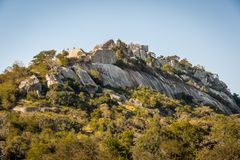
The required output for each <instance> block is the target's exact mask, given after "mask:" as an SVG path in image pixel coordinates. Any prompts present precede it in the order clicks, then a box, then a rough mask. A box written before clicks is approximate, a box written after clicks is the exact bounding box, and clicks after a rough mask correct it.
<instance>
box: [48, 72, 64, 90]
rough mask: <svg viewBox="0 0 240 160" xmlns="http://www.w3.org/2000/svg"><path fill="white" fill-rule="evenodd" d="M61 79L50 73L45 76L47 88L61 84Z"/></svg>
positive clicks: (59, 76)
mask: <svg viewBox="0 0 240 160" xmlns="http://www.w3.org/2000/svg"><path fill="white" fill-rule="evenodd" d="M62 79H63V76H61V75H57V74H52V73H50V74H47V75H46V80H47V85H48V87H50V86H52V85H54V84H62V83H63V81H62Z"/></svg>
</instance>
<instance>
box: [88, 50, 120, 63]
mask: <svg viewBox="0 0 240 160" xmlns="http://www.w3.org/2000/svg"><path fill="white" fill-rule="evenodd" d="M91 61H92V62H93V63H106V64H113V63H116V61H117V57H116V54H115V53H114V52H113V51H112V50H107V49H103V50H96V51H95V52H94V53H93V54H92V55H91Z"/></svg>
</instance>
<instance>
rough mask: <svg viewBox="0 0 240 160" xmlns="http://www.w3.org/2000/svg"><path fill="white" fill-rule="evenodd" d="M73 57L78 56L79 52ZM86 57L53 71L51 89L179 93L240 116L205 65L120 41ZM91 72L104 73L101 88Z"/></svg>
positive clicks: (226, 88)
mask: <svg viewBox="0 0 240 160" xmlns="http://www.w3.org/2000/svg"><path fill="white" fill-rule="evenodd" d="M116 51H120V52H121V54H122V55H123V59H119V56H118V57H117V56H116ZM79 52H80V51H79ZM72 55H73V56H75V53H74V54H72ZM84 56H85V57H86V58H87V59H89V61H82V62H78V64H76V63H75V64H74V65H70V66H67V67H61V66H58V67H56V68H53V70H54V72H52V73H49V74H47V75H46V80H47V83H48V86H51V85H53V84H61V83H63V82H64V80H65V79H68V78H70V79H73V80H75V81H77V82H78V83H79V85H82V86H85V87H86V88H88V89H89V90H88V92H90V93H95V92H96V91H97V89H98V88H99V87H102V88H104V87H106V86H111V87H113V88H134V87H139V86H143V87H147V88H150V89H153V90H156V91H159V92H162V93H164V94H166V95H167V96H169V97H172V98H177V97H178V95H179V94H185V95H188V96H191V97H192V98H193V102H194V103H195V104H197V105H208V106H212V107H215V108H216V110H219V111H221V112H222V113H225V114H232V113H240V107H239V106H238V105H237V104H236V102H235V100H234V98H233V96H232V94H231V92H230V91H229V90H228V87H227V85H226V84H225V83H224V82H222V81H221V80H219V78H218V76H217V75H216V74H212V73H210V72H207V71H205V69H204V68H203V67H201V66H192V65H191V64H190V63H189V62H188V61H186V60H180V58H179V57H177V56H169V57H163V56H161V57H157V58H156V57H155V53H153V52H151V51H149V48H148V46H147V45H140V44H133V43H130V44H125V43H124V42H122V41H120V40H118V41H117V43H115V42H114V41H113V40H109V41H107V42H106V43H103V44H101V45H97V46H96V47H95V48H94V49H93V50H92V51H90V52H89V53H84ZM121 57H122V56H121ZM118 61H122V63H127V64H125V67H122V66H119V64H117V63H116V62H118ZM123 61H124V62H123ZM139 65H140V68H139ZM165 65H168V66H169V71H168V72H164V70H162V69H161V68H162V67H163V66H165ZM128 66H131V67H128ZM144 68H145V69H144ZM146 68H147V69H146ZM91 69H94V70H97V71H98V72H99V73H100V75H101V78H102V83H101V86H98V85H97V83H96V82H94V80H93V78H92V77H91V76H90V75H89V74H88V71H89V70H91ZM24 83H26V82H24ZM24 83H23V84H24ZM22 86H24V85H22Z"/></svg>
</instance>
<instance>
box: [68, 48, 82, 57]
mask: <svg viewBox="0 0 240 160" xmlns="http://www.w3.org/2000/svg"><path fill="white" fill-rule="evenodd" d="M67 52H68V55H67V58H80V57H81V55H83V54H84V53H85V52H84V51H83V50H82V49H80V48H73V49H69V50H67Z"/></svg>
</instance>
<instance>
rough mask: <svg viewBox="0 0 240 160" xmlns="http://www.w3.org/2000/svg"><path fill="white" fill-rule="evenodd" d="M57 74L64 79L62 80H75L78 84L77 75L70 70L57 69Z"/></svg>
mask: <svg viewBox="0 0 240 160" xmlns="http://www.w3.org/2000/svg"><path fill="white" fill-rule="evenodd" d="M58 72H59V73H60V74H61V75H62V76H63V77H64V78H70V79H73V80H75V81H76V82H79V77H78V75H77V74H76V73H75V72H74V71H73V70H72V69H71V68H66V67H59V68H58Z"/></svg>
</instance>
